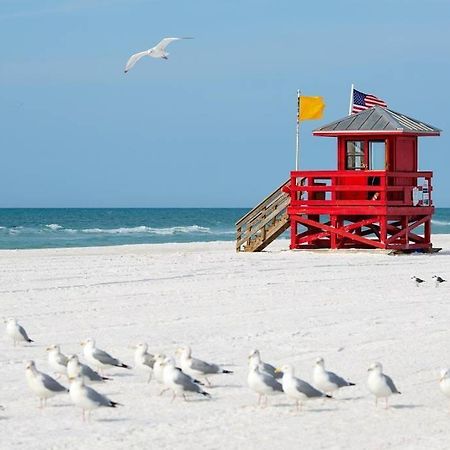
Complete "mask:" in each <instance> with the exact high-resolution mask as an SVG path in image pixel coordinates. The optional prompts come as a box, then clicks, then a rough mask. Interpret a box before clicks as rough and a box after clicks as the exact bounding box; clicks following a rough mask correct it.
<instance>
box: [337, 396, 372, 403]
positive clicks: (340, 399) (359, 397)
mask: <svg viewBox="0 0 450 450" xmlns="http://www.w3.org/2000/svg"><path fill="white" fill-rule="evenodd" d="M363 398H364V397H363V396H362V395H359V396H358V397H333V398H332V399H330V400H334V401H336V402H348V401H351V400H361V399H363Z"/></svg>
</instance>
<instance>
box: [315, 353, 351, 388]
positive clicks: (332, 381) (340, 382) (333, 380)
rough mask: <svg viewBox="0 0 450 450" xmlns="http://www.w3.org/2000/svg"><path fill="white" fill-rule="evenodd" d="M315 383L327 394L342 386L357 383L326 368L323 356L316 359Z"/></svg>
mask: <svg viewBox="0 0 450 450" xmlns="http://www.w3.org/2000/svg"><path fill="white" fill-rule="evenodd" d="M313 383H314V386H316V388H317V389H320V390H321V391H323V392H326V393H327V394H331V393H332V392H334V391H337V390H338V389H339V388H342V387H346V386H354V385H355V383H350V382H349V381H347V380H345V379H344V378H342V377H340V376H339V375H336V374H335V373H334V372H328V371H327V370H325V361H324V360H323V358H317V359H316V364H315V366H314V371H313Z"/></svg>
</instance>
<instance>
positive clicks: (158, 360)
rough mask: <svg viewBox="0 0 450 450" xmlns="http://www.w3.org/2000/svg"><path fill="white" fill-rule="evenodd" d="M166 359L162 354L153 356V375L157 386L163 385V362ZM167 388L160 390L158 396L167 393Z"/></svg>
mask: <svg viewBox="0 0 450 450" xmlns="http://www.w3.org/2000/svg"><path fill="white" fill-rule="evenodd" d="M165 359H166V355H164V354H163V353H157V354H156V355H155V363H154V364H153V375H154V377H155V380H156V382H157V383H158V384H161V385H164V361H165ZM168 390H169V388H164V389H162V390H161V392H160V393H159V395H162V394H163V393H164V392H166V391H168Z"/></svg>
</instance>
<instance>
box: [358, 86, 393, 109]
mask: <svg viewBox="0 0 450 450" xmlns="http://www.w3.org/2000/svg"><path fill="white" fill-rule="evenodd" d="M373 106H382V107H383V108H387V104H386V102H385V101H384V100H381V98H378V97H375V95H372V94H364V92H360V91H357V90H356V89H353V105H352V114H356V113H358V112H360V111H363V110H365V109H369V108H372V107H373Z"/></svg>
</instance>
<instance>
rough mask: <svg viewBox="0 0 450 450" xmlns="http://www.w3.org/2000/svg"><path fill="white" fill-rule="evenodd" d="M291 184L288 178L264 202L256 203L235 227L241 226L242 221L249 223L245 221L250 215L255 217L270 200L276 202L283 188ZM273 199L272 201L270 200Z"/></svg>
mask: <svg viewBox="0 0 450 450" xmlns="http://www.w3.org/2000/svg"><path fill="white" fill-rule="evenodd" d="M290 182H291V179H290V178H289V179H288V180H287V181H285V182H284V183H283V184H281V185H280V186H279V187H278V188H277V189H275V190H274V191H273V192H272V193H270V194H269V195H268V196H267V197H266V198H265V199H264V200H262V201H261V202H260V203H258V204H257V205H256V206H255V207H254V208H252V209H251V210H250V211H249V212H248V213H247V214H245V215H244V216H242V217H241V218H240V219H239V220H238V221H237V222H236V223H235V226H236V227H239V225H242V223H243V222H244V221H246V222H249V220H246V219H247V218H248V217H249V216H250V215H252V214H253V215H254V217H257V216H258V215H259V214H260V213H261V211H262V207H263V206H264V205H265V204H268V205H269V204H270V202H271V201H272V200H276V199H277V198H278V196H279V195H280V194H281V193H282V189H283V188H284V187H285V186H288V185H289V184H290ZM272 197H273V199H272Z"/></svg>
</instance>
